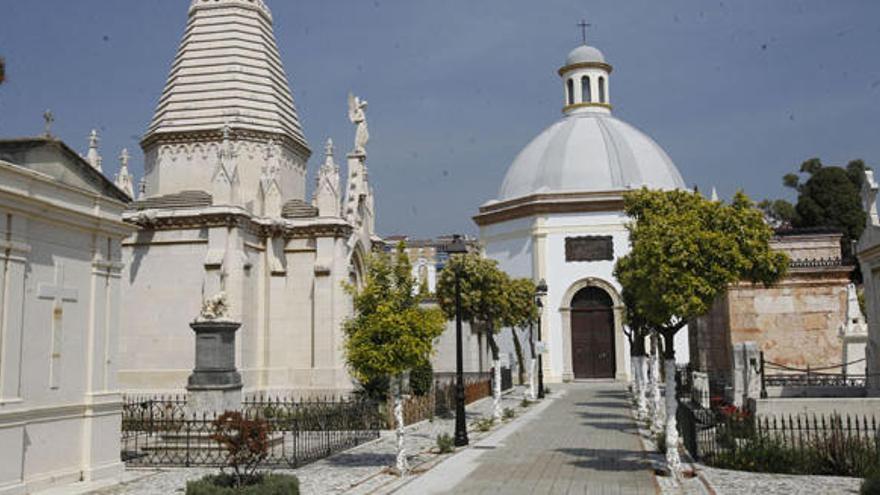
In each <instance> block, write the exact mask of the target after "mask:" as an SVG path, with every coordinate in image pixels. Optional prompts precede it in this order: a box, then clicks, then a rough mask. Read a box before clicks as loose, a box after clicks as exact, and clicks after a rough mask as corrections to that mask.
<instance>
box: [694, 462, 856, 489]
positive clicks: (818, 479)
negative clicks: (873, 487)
mask: <svg viewBox="0 0 880 495" xmlns="http://www.w3.org/2000/svg"><path fill="white" fill-rule="evenodd" d="M698 469H699V470H700V471H701V472H702V474H703V476H704V477H705V478H706V479H707V480H708V481H709V482H710V483H711V484H712V487H713V488H714V489H715V493H717V494H718V495H738V494H744V495H745V494H748V495H755V494H760V495H788V494H794V493H797V494H817V495H818V494H822V495H831V494H835V495H836V494H847V493H853V494H857V493H859V487H860V486H861V484H862V480H861V479H860V478H844V477H842V476H796V475H789V474H769V473H749V472H744V471H730V470H728V469H717V468H713V467H709V466H702V465H699V466H698Z"/></svg>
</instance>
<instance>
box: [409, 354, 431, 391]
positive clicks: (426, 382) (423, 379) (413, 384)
mask: <svg viewBox="0 0 880 495" xmlns="http://www.w3.org/2000/svg"><path fill="white" fill-rule="evenodd" d="M433 384H434V368H433V367H432V366H431V363H430V361H429V362H425V363H423V364H422V365H421V366H418V367H416V368H413V369H412V371H410V372H409V386H410V388H412V393H413V395H418V396H419V397H421V396H424V395H428V394H429V393H431V385H433Z"/></svg>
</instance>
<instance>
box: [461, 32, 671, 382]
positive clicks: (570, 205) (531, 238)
mask: <svg viewBox="0 0 880 495" xmlns="http://www.w3.org/2000/svg"><path fill="white" fill-rule="evenodd" d="M611 72H612V67H611V65H610V64H609V63H608V62H606V60H605V57H604V56H603V54H602V52H600V51H599V50H598V49H596V48H594V47H592V46H588V45H586V44H583V45H581V46H578V47H577V48H575V49H574V50H572V51H571V52H570V53H569V54H568V57H566V59H565V65H564V66H563V67H562V68H561V69H559V75H560V76H561V78H562V86H563V108H562V113H563V117H562V119H560V120H559V121H558V122H556V123H554V124H552V125H551V126H550V127H548V128H546V129H545V130H544V131H542V132H541V133H540V134H538V136H537V137H535V138H534V139H532V141H531V142H530V143H528V144H527V145H526V146H525V148H523V150H522V151H520V153H519V154H518V155H517V157H516V158H515V159H514V161H513V163H512V164H511V166H510V168H509V169H508V171H507V174H506V176H505V177H504V181H503V182H502V184H501V188H500V189H499V191H498V195H497V197H496V198H495V199H492V200H490V201H488V202H486V203H485V204H483V205H482V206H481V207H480V210H479V214H478V215H476V216H475V217H474V221H475V222H476V223H477V225H479V227H480V240H481V241H482V243H483V245H484V248H485V254H486V256H487V257H489V258H492V259H495V260H497V261H498V262H499V265H500V267H501V268H502V269H503V270H504V271H506V272H507V273H508V274H510V275H511V276H513V277H528V278H531V279H533V280H535V281H536V282H537V281H539V280H542V279H543V280H545V281H546V283H547V286H548V288H549V290H548V294H547V297H545V298H544V300H543V302H544V306H543V309H542V314H541V321H542V334H543V335H542V337H543V338H542V340H543V342H544V343H545V345H546V353H545V354H544V364H543V366H544V377H545V381H547V382H560V381H570V380H574V379H597V378H613V379H617V380H625V379H628V378H629V370H630V365H629V343H628V341H627V339H626V336H625V334H624V311H623V302H622V299H621V296H620V290H621V289H620V285H619V284H618V282H617V280H616V279H615V278H614V276H613V270H614V264H615V262H616V261H617V259H618V258H619V257H621V256H624V255H625V254H626V253H627V252H628V251H629V249H630V247H629V239H628V233H627V230H626V224H627V222H628V218H627V216H626V214H625V213H624V212H623V194H624V193H625V192H626V191H627V190H630V189H638V188H641V187H647V188H650V189H666V190H668V189H677V188H684V187H685V183H684V180H683V179H682V177H681V175H680V174H679V172H678V169H677V168H676V167H675V164H674V163H673V162H672V160H671V159H670V158H669V156H668V155H667V154H666V152H664V151H663V149H662V148H661V147H660V146H659V145H658V144H657V143H656V142H654V141H653V140H652V139H651V138H650V137H648V136H647V135H645V134H644V133H643V132H641V131H639V130H638V129H636V128H635V127H633V126H631V125H629V124H627V123H626V122H623V121H622V120H620V119H617V118H616V117H614V116H613V115H612V105H611V91H610V90H611V84H610V83H611V78H610V76H611ZM676 348H677V349H676V351H677V352H676V355H678V356H681V357H682V358H684V359H686V356H687V355H688V353H687V333H686V332H679V335H678V336H677V340H676Z"/></svg>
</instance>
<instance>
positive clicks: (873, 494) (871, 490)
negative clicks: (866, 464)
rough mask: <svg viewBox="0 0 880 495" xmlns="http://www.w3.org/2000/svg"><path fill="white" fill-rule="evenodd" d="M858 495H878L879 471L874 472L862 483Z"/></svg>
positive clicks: (879, 490) (879, 484) (879, 489)
mask: <svg viewBox="0 0 880 495" xmlns="http://www.w3.org/2000/svg"><path fill="white" fill-rule="evenodd" d="M859 494H860V495H880V470H874V471H873V472H872V473H870V474H869V475H868V477H867V478H865V481H863V482H862V488H861V489H859Z"/></svg>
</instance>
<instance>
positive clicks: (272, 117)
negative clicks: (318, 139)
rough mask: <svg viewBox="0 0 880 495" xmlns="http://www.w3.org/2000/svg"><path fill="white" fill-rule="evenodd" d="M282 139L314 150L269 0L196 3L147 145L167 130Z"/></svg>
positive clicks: (216, 0) (148, 136)
mask: <svg viewBox="0 0 880 495" xmlns="http://www.w3.org/2000/svg"><path fill="white" fill-rule="evenodd" d="M225 125H229V126H230V127H231V128H233V129H235V130H251V131H257V132H265V133H272V134H281V135H284V136H286V137H289V138H290V139H292V140H293V141H294V142H296V143H298V144H299V145H301V146H303V147H305V148H306V149H308V145H307V143H306V140H305V137H304V136H303V133H302V127H301V126H300V122H299V117H298V116H297V113H296V107H295V106H294V103H293V96H292V95H291V92H290V87H289V85H288V81H287V76H286V74H285V73H284V68H283V66H282V64H281V57H280V56H279V53H278V46H277V43H276V41H275V35H274V33H273V31H272V14H271V13H270V11H269V8H268V7H267V6H266V4H265V3H264V2H263V1H262V0H194V1H193V3H192V5H191V7H190V10H189V21H188V23H187V26H186V32H185V33H184V35H183V39H182V41H181V43H180V48H179V49H178V52H177V56H176V57H175V59H174V64H173V65H172V67H171V72H170V74H169V75H168V81H167V83H166V85H165V89H164V90H163V92H162V97H161V99H160V100H159V104H158V106H157V107H156V113H155V114H154V116H153V120H152V122H151V124H150V127H149V128H148V130H147V134H146V136H145V138H144V140H145V141H146V140H149V139H150V138H151V137H152V136H155V135H157V134H164V133H188V132H200V131H208V130H211V131H216V130H218V129H221V128H223V127H224V126H225Z"/></svg>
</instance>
